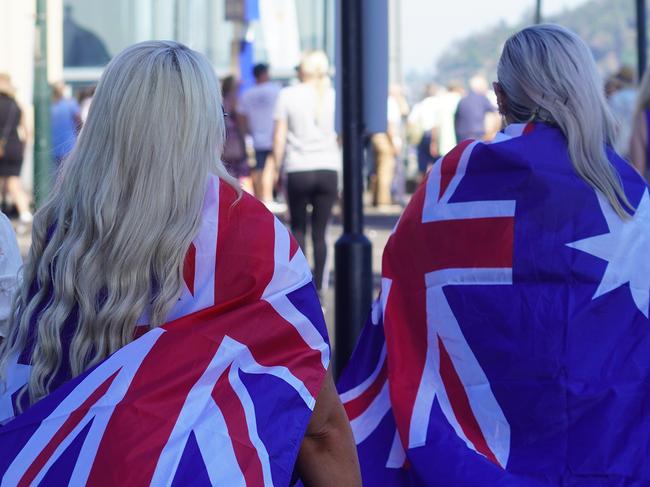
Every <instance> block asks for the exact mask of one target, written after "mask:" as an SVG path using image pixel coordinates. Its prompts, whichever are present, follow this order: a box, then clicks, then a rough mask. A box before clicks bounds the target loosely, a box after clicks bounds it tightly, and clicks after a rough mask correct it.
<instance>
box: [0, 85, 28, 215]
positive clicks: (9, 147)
mask: <svg viewBox="0 0 650 487" xmlns="http://www.w3.org/2000/svg"><path fill="white" fill-rule="evenodd" d="M25 132H26V130H25V126H24V119H23V113H22V110H21V109H20V107H19V106H18V103H17V102H16V98H15V90H14V87H13V85H12V83H11V77H10V76H9V75H8V74H5V73H0V181H1V182H0V184H2V188H3V189H2V192H3V197H4V195H5V194H6V193H9V196H10V197H11V200H12V201H13V203H14V205H16V209H17V210H18V216H19V218H20V221H21V222H22V223H31V221H32V212H31V211H30V206H29V205H30V202H29V195H28V194H27V192H26V191H25V190H24V188H23V185H22V183H21V181H20V172H21V170H22V167H23V154H24V152H25V142H24V140H25V136H26V133H25Z"/></svg>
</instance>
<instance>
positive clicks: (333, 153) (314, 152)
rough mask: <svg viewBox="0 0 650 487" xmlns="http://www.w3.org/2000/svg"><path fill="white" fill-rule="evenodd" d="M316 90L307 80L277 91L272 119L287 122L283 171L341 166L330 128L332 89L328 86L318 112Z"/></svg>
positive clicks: (336, 168) (332, 131)
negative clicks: (273, 117) (278, 92)
mask: <svg viewBox="0 0 650 487" xmlns="http://www.w3.org/2000/svg"><path fill="white" fill-rule="evenodd" d="M317 105H318V100H317V94H316V90H315V88H314V87H313V86H311V85H309V84H307V83H300V84H297V85H294V86H289V87H287V88H284V89H282V91H280V95H279V96H278V101H277V104H276V106H275V120H282V121H286V122H287V127H288V130H287V144H286V148H285V156H284V164H285V170H286V171H287V172H300V171H317V170H323V169H330V170H334V171H339V170H340V169H341V151H340V150H339V145H338V142H337V137H336V132H335V130H334V107H335V95H334V90H333V89H332V88H329V89H328V91H327V93H326V94H325V97H324V99H323V100H322V103H321V106H320V116H319V115H318V106H317Z"/></svg>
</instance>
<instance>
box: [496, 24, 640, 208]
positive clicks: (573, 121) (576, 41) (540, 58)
mask: <svg viewBox="0 0 650 487" xmlns="http://www.w3.org/2000/svg"><path fill="white" fill-rule="evenodd" d="M498 78H499V83H500V85H501V88H502V89H503V91H504V94H505V97H506V100H507V112H508V114H507V115H508V116H509V117H510V119H511V120H513V121H516V122H528V121H533V120H537V121H542V122H546V123H550V124H552V125H557V126H558V127H559V128H560V129H561V130H562V132H563V133H564V135H565V136H566V139H567V142H568V148H569V155H570V158H571V161H572V163H573V166H574V168H575V171H576V172H577V173H578V175H580V176H581V177H582V178H583V179H584V180H585V181H586V182H587V183H589V184H590V185H591V186H593V187H594V188H595V189H597V190H598V191H600V192H601V193H602V194H603V195H604V196H605V197H607V199H608V200H609V202H610V203H611V205H612V207H613V208H614V209H615V210H616V212H617V213H618V214H619V215H620V216H621V217H623V218H626V217H627V216H628V213H627V212H626V210H625V208H627V209H632V206H631V205H630V203H629V201H628V199H627V197H626V195H625V193H624V191H623V187H622V184H621V182H620V178H619V177H618V174H617V173H616V171H615V170H614V168H613V167H612V165H611V163H610V162H609V160H608V158H607V155H606V153H605V147H606V144H611V142H612V139H613V135H614V128H615V122H614V120H613V117H612V115H611V113H610V111H609V108H608V106H607V102H606V101H605V96H604V92H603V88H602V87H603V84H602V80H601V78H600V75H599V73H598V70H597V68H596V63H595V61H594V59H593V56H592V54H591V51H590V50H589V48H588V47H587V45H586V44H585V43H584V42H583V41H582V39H580V38H579V37H578V36H577V35H576V34H574V33H573V32H571V31H569V30H568V29H566V28H564V27H561V26H559V25H553V24H542V25H536V26H532V27H528V28H526V29H524V30H522V31H520V32H518V33H516V34H515V35H513V36H512V37H511V38H510V39H508V40H507V42H506V43H505V46H504V48H503V53H502V55H501V59H500V60H499V66H498Z"/></svg>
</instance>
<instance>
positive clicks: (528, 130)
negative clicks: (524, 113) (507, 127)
mask: <svg viewBox="0 0 650 487" xmlns="http://www.w3.org/2000/svg"><path fill="white" fill-rule="evenodd" d="M534 130H535V123H534V122H529V123H527V124H526V126H525V127H524V131H523V134H524V135H528V134H529V133H531V132H533V131H534Z"/></svg>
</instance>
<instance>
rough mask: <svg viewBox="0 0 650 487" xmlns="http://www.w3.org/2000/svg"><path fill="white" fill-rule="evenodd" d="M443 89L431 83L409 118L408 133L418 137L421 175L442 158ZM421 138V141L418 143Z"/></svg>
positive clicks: (415, 140) (418, 157) (417, 151)
mask: <svg viewBox="0 0 650 487" xmlns="http://www.w3.org/2000/svg"><path fill="white" fill-rule="evenodd" d="M441 95H442V91H441V89H440V88H439V87H438V86H437V85H435V84H434V83H431V84H430V85H429V86H427V96H426V97H425V98H424V99H423V100H422V101H420V102H418V103H416V104H415V105H414V106H413V109H412V110H411V113H409V116H408V131H409V132H410V133H412V134H413V135H414V136H416V135H419V137H416V138H415V139H414V140H412V142H416V143H415V144H414V145H415V146H416V153H417V159H418V171H419V172H420V174H421V175H423V174H425V173H426V172H427V170H428V169H429V168H430V167H431V166H433V163H434V162H436V160H437V159H438V157H440V149H439V137H440V115H441V110H440V101H441ZM417 138H419V141H417Z"/></svg>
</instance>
